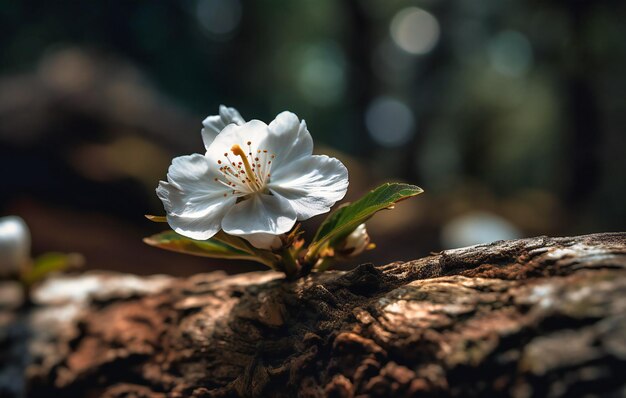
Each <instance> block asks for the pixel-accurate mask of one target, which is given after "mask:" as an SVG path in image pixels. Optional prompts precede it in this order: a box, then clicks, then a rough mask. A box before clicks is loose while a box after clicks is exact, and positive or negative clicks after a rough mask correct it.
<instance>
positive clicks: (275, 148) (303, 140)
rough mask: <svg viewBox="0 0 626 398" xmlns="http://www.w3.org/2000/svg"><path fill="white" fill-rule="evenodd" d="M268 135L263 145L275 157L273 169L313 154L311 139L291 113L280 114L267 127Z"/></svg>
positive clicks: (304, 127) (303, 125)
mask: <svg viewBox="0 0 626 398" xmlns="http://www.w3.org/2000/svg"><path fill="white" fill-rule="evenodd" d="M268 128H269V132H270V135H269V137H268V138H267V140H266V142H265V145H266V146H267V148H266V149H268V150H269V151H270V152H272V153H273V154H275V155H276V159H275V161H274V166H273V167H280V166H281V165H284V164H287V163H291V162H293V161H296V160H297V159H300V158H302V157H305V156H310V155H311V154H312V153H313V138H311V133H309V130H308V129H307V127H306V122H305V121H304V120H303V121H302V122H300V120H298V117H297V116H296V115H295V114H293V113H291V112H287V111H285V112H282V113H280V114H279V115H278V116H276V118H275V119H274V120H273V121H272V122H271V123H270V125H269V126H268Z"/></svg>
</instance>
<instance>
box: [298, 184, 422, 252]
mask: <svg viewBox="0 0 626 398" xmlns="http://www.w3.org/2000/svg"><path fill="white" fill-rule="evenodd" d="M422 192H424V190H423V189H422V188H420V187H418V186H415V185H409V184H400V183H387V184H383V185H381V186H379V187H378V188H376V189H374V190H373V191H371V192H369V193H368V194H366V195H365V196H363V197H362V198H361V199H359V200H357V201H356V202H354V203H351V204H348V205H344V206H341V207H340V208H338V209H337V210H336V211H335V212H333V213H332V214H331V215H329V216H328V217H327V218H326V220H324V222H323V223H322V225H321V226H320V227H319V229H318V230H317V233H316V234H315V238H313V242H312V243H311V245H310V246H309V255H308V256H309V257H312V256H315V255H316V254H317V252H318V251H319V250H320V249H321V248H322V247H323V246H324V245H331V246H332V245H333V244H334V243H337V242H339V241H341V240H342V239H344V238H345V237H346V236H348V235H349V234H350V233H351V232H352V231H354V230H355V228H356V227H358V226H359V225H360V224H362V223H364V222H365V221H367V220H368V219H369V218H370V217H372V216H373V215H374V214H375V213H377V212H378V211H380V210H383V209H390V208H393V205H394V204H395V203H397V202H399V201H401V200H404V199H408V198H410V197H412V196H415V195H419V194H420V193H422Z"/></svg>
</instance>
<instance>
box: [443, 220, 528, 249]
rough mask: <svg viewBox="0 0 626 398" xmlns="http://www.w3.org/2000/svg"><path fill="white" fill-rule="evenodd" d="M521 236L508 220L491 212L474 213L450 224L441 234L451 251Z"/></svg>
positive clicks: (444, 244)
mask: <svg viewBox="0 0 626 398" xmlns="http://www.w3.org/2000/svg"><path fill="white" fill-rule="evenodd" d="M520 236H521V232H520V231H519V230H518V229H517V227H516V226H515V225H513V224H512V223H511V222H509V221H508V220H506V219H504V218H502V217H500V216H498V215H496V214H493V213H490V212H486V211H473V212H470V213H467V214H464V215H461V216H459V217H457V218H454V219H452V220H451V221H450V222H448V223H447V224H446V225H445V226H444V227H443V230H442V232H441V242H442V244H443V247H444V248H446V249H451V248H455V247H466V246H472V245H478V244H481V243H491V242H494V241H497V240H507V239H517V238H519V237H520Z"/></svg>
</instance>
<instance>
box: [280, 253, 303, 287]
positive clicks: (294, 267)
mask: <svg viewBox="0 0 626 398" xmlns="http://www.w3.org/2000/svg"><path fill="white" fill-rule="evenodd" d="M281 254H282V257H283V261H282V264H281V265H282V268H283V272H284V273H285V275H287V279H290V280H293V279H295V278H296V277H297V276H298V271H299V270H300V266H299V265H298V263H297V262H296V260H295V259H294V258H293V255H292V254H291V252H290V251H289V249H288V248H285V249H283V251H282V252H281Z"/></svg>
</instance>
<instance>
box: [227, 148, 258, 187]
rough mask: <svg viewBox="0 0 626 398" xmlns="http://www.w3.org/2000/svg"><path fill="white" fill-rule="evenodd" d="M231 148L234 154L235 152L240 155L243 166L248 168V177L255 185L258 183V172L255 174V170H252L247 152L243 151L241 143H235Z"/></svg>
mask: <svg viewBox="0 0 626 398" xmlns="http://www.w3.org/2000/svg"><path fill="white" fill-rule="evenodd" d="M230 150H231V152H232V153H233V154H235V156H239V157H240V158H241V161H242V162H243V166H244V168H245V169H246V175H247V177H248V178H249V179H250V180H251V181H252V182H253V183H254V184H255V185H258V182H257V178H256V174H254V172H253V171H252V167H251V166H250V162H249V161H248V157H247V156H246V153H245V152H244V151H243V149H241V147H240V146H239V145H237V144H235V145H233V146H232V147H231V148H230Z"/></svg>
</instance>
